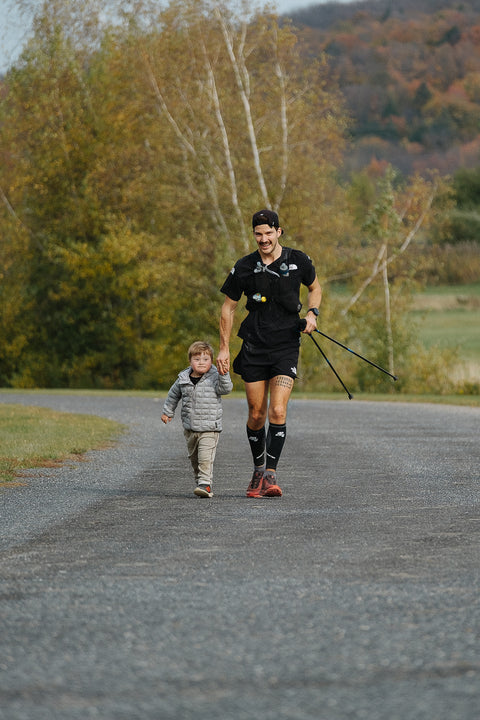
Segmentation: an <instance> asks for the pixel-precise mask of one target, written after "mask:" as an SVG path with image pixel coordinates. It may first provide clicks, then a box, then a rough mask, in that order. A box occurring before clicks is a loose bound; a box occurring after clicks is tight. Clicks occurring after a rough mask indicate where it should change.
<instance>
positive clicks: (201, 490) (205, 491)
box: [193, 485, 213, 497]
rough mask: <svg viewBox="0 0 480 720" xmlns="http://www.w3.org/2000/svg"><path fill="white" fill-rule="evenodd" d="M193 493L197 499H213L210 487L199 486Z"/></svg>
mask: <svg viewBox="0 0 480 720" xmlns="http://www.w3.org/2000/svg"><path fill="white" fill-rule="evenodd" d="M193 493H194V495H196V496H197V497H213V492H212V488H211V487H210V485H197V487H196V488H195V490H194V491H193Z"/></svg>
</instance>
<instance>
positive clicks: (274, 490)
mask: <svg viewBox="0 0 480 720" xmlns="http://www.w3.org/2000/svg"><path fill="white" fill-rule="evenodd" d="M281 496H282V491H281V489H280V488H279V487H278V485H272V486H271V487H269V488H268V490H266V491H265V492H259V491H257V492H255V491H253V490H251V491H250V492H249V491H248V490H247V497H251V498H262V497H281Z"/></svg>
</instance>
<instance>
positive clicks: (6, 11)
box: [0, 0, 349, 72]
mask: <svg viewBox="0 0 480 720" xmlns="http://www.w3.org/2000/svg"><path fill="white" fill-rule="evenodd" d="M328 1H329V0H277V2H276V6H277V8H278V11H279V12H280V13H288V12H292V11H293V10H299V9H300V8H305V7H309V6H310V5H320V4H322V2H328ZM336 1H337V2H349V0H336ZM15 6H16V2H15V0H0V18H1V20H0V23H1V24H0V72H3V71H5V70H6V69H7V68H8V66H9V64H10V63H11V62H12V61H13V60H15V58H16V57H17V55H18V54H19V52H20V50H21V48H22V44H23V41H24V39H25V35H26V33H27V32H28V29H29V22H28V19H27V18H25V17H23V18H22V17H21V16H20V14H19V13H17V12H16V11H15Z"/></svg>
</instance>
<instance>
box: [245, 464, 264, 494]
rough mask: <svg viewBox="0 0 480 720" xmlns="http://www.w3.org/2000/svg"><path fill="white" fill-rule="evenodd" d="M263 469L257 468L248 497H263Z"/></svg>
mask: <svg viewBox="0 0 480 720" xmlns="http://www.w3.org/2000/svg"><path fill="white" fill-rule="evenodd" d="M263 472H264V470H263V468H255V470H254V471H253V475H252V479H251V480H250V485H249V486H248V488H247V497H261V496H262V492H261V491H262V481H263Z"/></svg>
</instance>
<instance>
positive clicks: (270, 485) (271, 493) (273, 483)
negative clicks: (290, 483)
mask: <svg viewBox="0 0 480 720" xmlns="http://www.w3.org/2000/svg"><path fill="white" fill-rule="evenodd" d="M281 494H282V491H281V489H280V488H279V486H278V485H277V476H276V474H275V473H274V472H272V471H271V470H270V471H268V472H264V473H263V480H262V485H261V491H260V495H261V497H280V496H281Z"/></svg>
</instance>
